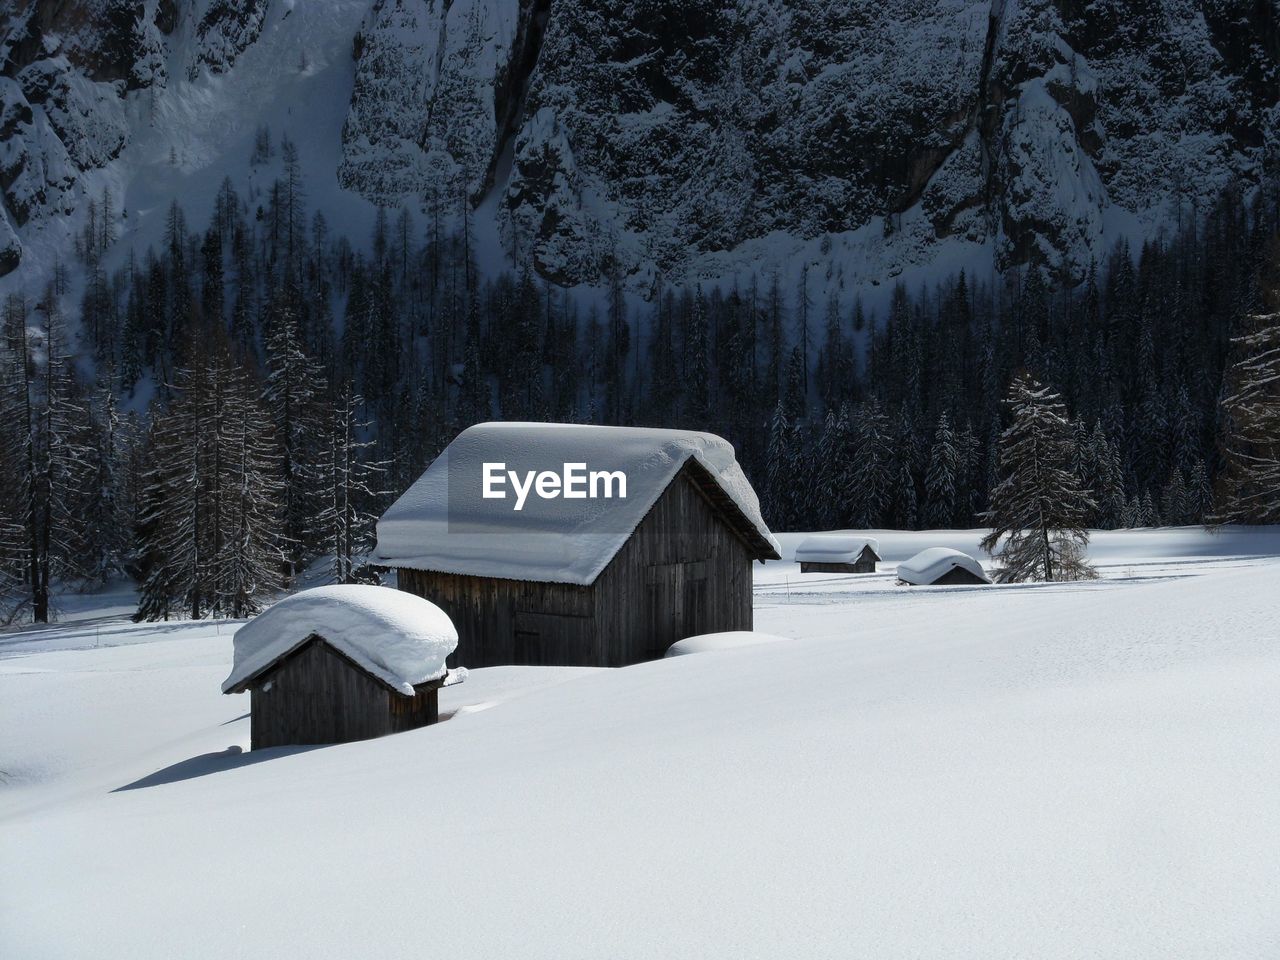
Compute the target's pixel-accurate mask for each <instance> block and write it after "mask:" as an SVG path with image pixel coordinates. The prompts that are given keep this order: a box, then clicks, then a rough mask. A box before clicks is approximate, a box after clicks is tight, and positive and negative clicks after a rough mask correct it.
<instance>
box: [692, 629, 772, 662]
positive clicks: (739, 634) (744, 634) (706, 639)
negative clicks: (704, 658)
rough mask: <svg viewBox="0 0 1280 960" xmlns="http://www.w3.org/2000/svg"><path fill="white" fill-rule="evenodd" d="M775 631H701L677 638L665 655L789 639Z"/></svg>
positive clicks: (709, 650)
mask: <svg viewBox="0 0 1280 960" xmlns="http://www.w3.org/2000/svg"><path fill="white" fill-rule="evenodd" d="M790 639H791V638H790V637H780V636H778V635H777V634H776V633H760V632H759V631H757V630H726V631H725V632H723V633H703V634H699V635H698V636H696V637H685V638H684V639H683V640H677V641H676V642H675V643H673V644H672V645H671V646H669V647H668V648H667V652H666V656H668V657H682V656H684V655H686V654H690V653H713V652H715V651H717V650H735V649H737V648H738V647H754V646H757V645H758V644H761V643H778V642H779V641H786V640H790Z"/></svg>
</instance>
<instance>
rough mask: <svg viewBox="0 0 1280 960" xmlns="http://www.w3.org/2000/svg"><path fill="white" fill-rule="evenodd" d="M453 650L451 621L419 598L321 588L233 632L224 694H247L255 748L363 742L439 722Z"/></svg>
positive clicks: (388, 591)
mask: <svg viewBox="0 0 1280 960" xmlns="http://www.w3.org/2000/svg"><path fill="white" fill-rule="evenodd" d="M457 644H458V633H457V631H456V630H455V629H454V627H453V623H452V622H451V621H450V620H449V618H448V616H446V615H445V613H444V611H443V610H441V609H440V608H439V607H437V606H436V605H435V604H433V603H431V602H429V601H427V600H424V599H423V598H421V597H415V596H412V595H411V594H407V593H402V592H400V591H399V590H391V589H388V588H386V587H375V586H363V585H355V584H353V585H337V586H329V587H317V588H315V589H313V590H303V591H300V592H299V593H295V594H293V595H291V596H288V597H285V598H284V599H283V600H281V601H279V602H278V603H276V604H274V605H272V606H271V607H268V608H267V609H266V610H264V611H263V612H262V613H260V614H259V615H258V616H257V617H255V618H254V619H253V620H251V621H250V622H249V623H247V624H245V625H244V626H243V627H241V628H240V629H239V630H238V631H236V635H235V639H234V641H233V645H234V648H235V657H234V663H233V665H232V668H231V675H230V676H228V677H227V679H226V681H225V682H224V683H223V684H222V692H223V693H243V692H244V691H246V690H248V691H249V694H250V701H249V712H250V720H249V726H250V738H251V745H252V747H253V748H254V749H258V748H260V747H274V746H281V745H284V744H308V743H345V742H347V741H349V740H367V739H369V738H371V737H381V736H384V735H386V734H389V733H399V732H401V731H403V730H411V729H413V728H414V727H421V726H425V725H426V724H429V723H435V722H436V719H437V718H438V716H439V702H438V698H439V690H440V687H442V686H445V685H446V683H447V682H448V681H449V679H450V676H449V673H448V670H447V669H446V667H445V659H446V658H447V657H448V656H449V654H450V653H452V652H453V649H454V647H456V646H457Z"/></svg>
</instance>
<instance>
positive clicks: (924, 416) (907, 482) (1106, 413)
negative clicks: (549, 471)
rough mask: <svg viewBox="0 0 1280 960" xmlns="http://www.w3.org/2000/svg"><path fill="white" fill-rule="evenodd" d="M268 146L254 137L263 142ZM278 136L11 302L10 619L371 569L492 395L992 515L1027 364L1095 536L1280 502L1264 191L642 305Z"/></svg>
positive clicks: (3, 530) (757, 476) (189, 611)
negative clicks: (1058, 258) (985, 259)
mask: <svg viewBox="0 0 1280 960" xmlns="http://www.w3.org/2000/svg"><path fill="white" fill-rule="evenodd" d="M274 151H275V147H274V145H273V144H272V143H271V142H270V135H269V133H267V132H266V131H263V132H262V134H261V135H260V137H259V142H258V144H257V145H256V147H255V156H256V155H257V154H258V153H259V152H260V153H261V157H260V158H258V159H260V160H261V161H262V162H266V161H267V159H268V157H269V156H271V155H272V154H273V153H274ZM279 155H280V158H281V162H280V165H279V167H280V170H281V173H280V176H279V177H278V178H277V179H276V180H275V182H274V183H273V185H272V186H271V188H270V189H269V190H268V191H266V192H265V193H263V194H262V195H255V196H253V197H246V196H241V195H239V194H238V193H237V190H236V188H235V186H234V185H233V184H232V182H231V181H230V180H228V181H226V182H225V183H224V184H223V186H222V189H221V190H220V192H219V194H218V198H217V203H216V208H215V210H214V212H213V215H212V218H211V219H210V220H209V221H208V222H206V223H195V222H192V221H191V220H189V218H188V215H187V213H186V212H185V211H184V210H183V208H182V207H181V205H180V204H179V203H177V202H176V201H175V202H174V203H173V204H172V205H171V206H170V208H169V210H168V213H167V216H166V220H165V230H164V239H163V243H162V244H161V245H160V246H159V247H156V248H150V249H145V250H137V249H130V250H123V251H122V250H121V249H119V248H120V246H121V244H120V243H119V242H118V241H117V233H118V230H119V223H120V214H119V211H118V210H117V209H116V207H115V204H114V202H113V200H112V197H111V196H110V195H109V194H104V195H103V196H101V197H100V198H98V199H97V200H96V201H95V202H94V203H93V204H92V205H91V206H90V210H89V216H88V219H87V224H86V227H85V229H84V231H83V234H82V236H80V237H79V238H78V241H77V244H76V259H75V261H74V262H70V263H65V264H63V265H62V266H61V267H60V268H59V269H58V270H57V271H56V272H55V274H54V278H53V281H52V282H51V283H50V284H49V285H48V286H47V287H46V288H45V289H42V290H35V291H27V292H25V293H23V294H13V295H10V296H9V297H8V298H7V299H6V301H5V302H4V304H3V316H2V321H3V324H2V326H3V336H2V338H0V447H2V448H3V449H4V451H5V459H4V469H3V471H2V472H0V595H2V596H3V601H4V602H3V608H2V609H3V617H4V618H5V619H13V618H34V619H36V620H46V619H48V618H50V616H51V615H53V614H54V613H56V611H54V610H52V609H51V606H50V604H51V599H50V597H51V593H52V588H53V587H54V585H72V586H78V587H92V586H95V585H98V584H102V583H104V582H106V581H108V580H110V579H112V578H115V577H120V576H128V577H132V578H135V579H136V580H137V581H138V582H139V583H140V584H141V605H140V609H139V615H140V616H142V617H146V618H153V619H156V618H166V617H170V616H195V617H200V616H243V615H246V614H248V613H250V612H252V611H254V610H255V609H257V608H258V607H260V606H261V603H262V601H263V600H264V598H266V597H268V596H270V595H271V594H272V593H273V592H274V591H275V590H277V589H279V588H280V587H282V586H284V585H286V584H288V583H289V582H291V580H292V579H293V578H294V577H296V576H297V575H298V573H299V572H300V571H302V570H303V569H304V568H306V567H307V566H308V565H309V564H311V563H312V562H314V561H316V560H317V558H325V562H327V563H329V564H331V566H332V573H333V575H334V576H335V577H337V578H338V579H340V580H352V579H359V578H362V577H366V576H368V575H369V574H368V572H367V571H366V570H364V569H363V568H362V560H361V558H362V555H363V553H364V551H365V549H366V548H367V546H368V545H369V542H370V538H371V534H372V523H373V520H374V518H376V516H377V515H378V513H379V512H380V510H381V509H382V508H383V507H385V506H386V505H387V504H388V503H389V502H390V500H391V499H393V498H394V497H395V496H396V495H397V494H398V493H400V492H401V491H403V490H404V489H405V488H406V487H407V486H408V485H409V484H410V483H411V482H412V481H413V480H414V479H415V478H416V477H417V476H418V475H419V474H420V472H421V471H422V470H423V469H424V468H425V466H426V465H427V464H428V463H429V462H430V460H431V459H432V458H433V457H434V456H435V455H436V454H437V453H438V452H439V450H440V449H442V448H443V446H444V445H445V444H446V443H447V442H448V441H449V440H450V439H451V438H452V437H453V436H454V435H455V434H456V433H457V432H458V431H459V430H461V429H463V428H464V427H466V426H467V425H469V424H471V423H475V422H479V421H482V420H486V419H491V418H502V419H507V420H556V421H575V422H595V423H610V424H637V425H662V426H671V427H682V428H689V429H699V430H708V431H712V432H714V433H718V434H721V435H722V436H724V437H726V438H727V439H729V440H730V441H731V442H732V443H733V444H734V446H735V447H736V448H737V451H738V455H739V459H740V460H741V462H742V464H743V466H744V468H745V470H746V471H747V474H748V476H749V477H750V479H751V480H752V482H753V484H754V485H755V487H756V489H757V491H758V492H759V493H760V495H761V499H762V501H763V506H764V511H765V516H766V518H767V520H768V522H769V523H770V524H771V525H772V526H773V527H774V528H776V529H781V530H793V529H826V528H838V527H855V528H876V527H897V528H925V527H971V526H979V525H982V524H983V518H984V517H985V516H987V511H988V510H989V508H990V506H991V504H990V502H989V494H990V492H991V491H992V489H993V488H994V487H995V485H996V484H997V482H998V479H997V475H996V473H997V466H998V462H999V448H1000V444H1001V436H1002V431H1003V430H1004V429H1005V428H1006V427H1007V426H1008V422H1007V420H1008V412H1007V410H1006V409H1005V405H1004V404H1002V400H1003V399H1004V398H1005V397H1006V395H1007V393H1008V391H1009V388H1010V385H1011V383H1012V382H1013V381H1014V380H1015V378H1016V377H1018V376H1021V375H1024V374H1025V375H1027V376H1029V377H1032V378H1034V380H1035V382H1037V383H1038V384H1041V385H1043V387H1044V389H1045V390H1047V391H1049V392H1050V393H1051V394H1052V397H1053V401H1054V402H1055V403H1059V402H1060V403H1061V405H1062V409H1063V410H1064V411H1065V416H1066V419H1067V422H1068V423H1069V426H1070V432H1071V437H1070V445H1069V446H1070V449H1069V458H1070V460H1071V469H1072V471H1073V475H1074V476H1075V477H1076V478H1078V480H1079V481H1080V484H1081V489H1082V490H1083V491H1084V493H1086V494H1087V498H1086V499H1087V501H1088V507H1087V511H1086V512H1087V516H1083V517H1081V518H1080V520H1081V521H1082V522H1083V523H1084V525H1085V526H1091V527H1105V528H1114V527H1133V526H1148V525H1160V524H1168V525H1173V524H1190V523H1202V522H1207V521H1211V520H1216V519H1231V518H1233V517H1237V518H1242V519H1268V518H1269V517H1270V516H1271V514H1269V513H1268V512H1267V511H1268V510H1270V511H1272V512H1274V510H1275V504H1274V484H1272V485H1271V486H1270V487H1269V488H1267V487H1266V485H1265V484H1263V487H1264V488H1265V489H1264V493H1263V494H1262V495H1261V498H1259V495H1258V494H1257V484H1256V483H1255V484H1254V487H1253V488H1250V487H1249V484H1248V482H1247V481H1241V480H1240V477H1239V476H1235V474H1236V473H1238V470H1236V467H1238V466H1239V465H1240V464H1241V463H1244V464H1245V465H1246V466H1247V464H1248V463H1249V462H1251V460H1250V458H1253V459H1255V460H1256V459H1257V457H1258V456H1259V451H1261V453H1262V459H1263V460H1266V455H1267V453H1268V449H1270V452H1271V453H1272V454H1273V453H1274V449H1273V447H1274V444H1273V441H1270V440H1268V437H1267V435H1266V429H1267V428H1266V426H1265V424H1263V426H1262V428H1261V429H1262V433H1261V434H1259V433H1258V432H1257V429H1255V428H1257V422H1256V420H1255V421H1250V420H1249V415H1248V409H1247V403H1245V401H1240V402H1238V403H1236V404H1235V405H1234V406H1233V404H1232V403H1231V402H1228V401H1229V400H1231V398H1232V397H1236V398H1237V399H1238V398H1239V397H1240V396H1244V395H1243V394H1241V393H1240V387H1241V385H1240V384H1239V383H1237V382H1235V380H1234V379H1233V375H1232V374H1231V371H1232V370H1237V371H1243V372H1244V373H1247V372H1248V369H1247V368H1248V362H1249V361H1248V357H1247V356H1244V354H1247V353H1248V347H1249V344H1250V343H1253V344H1254V345H1255V346H1256V345H1257V344H1264V345H1265V343H1267V342H1271V341H1268V340H1266V330H1267V329H1274V320H1272V321H1271V327H1270V328H1268V327H1267V324H1266V322H1265V321H1259V320H1258V317H1265V315H1266V314H1267V313H1268V311H1271V312H1274V311H1275V310H1276V309H1277V306H1278V305H1277V304H1276V303H1275V301H1274V291H1275V290H1276V289H1277V283H1276V275H1277V268H1276V263H1277V260H1278V257H1280V246H1278V242H1277V230H1278V227H1280V206H1278V202H1277V197H1276V195H1275V194H1274V193H1272V194H1265V193H1264V194H1261V195H1258V196H1256V197H1253V198H1252V199H1249V200H1248V201H1246V200H1245V199H1244V198H1243V197H1242V196H1241V195H1238V194H1227V195H1224V196H1223V197H1222V198H1221V199H1220V201H1219V202H1218V203H1217V205H1216V206H1215V207H1214V208H1213V209H1212V210H1209V211H1202V212H1198V213H1196V214H1195V215H1193V216H1192V215H1189V216H1188V217H1187V218H1186V220H1185V223H1184V226H1183V228H1182V229H1181V230H1180V231H1179V232H1177V233H1176V234H1174V235H1171V236H1168V237H1167V238H1165V239H1162V240H1160V241H1158V242H1151V243H1148V244H1145V245H1143V246H1141V247H1130V246H1128V245H1123V244H1122V245H1120V246H1117V247H1116V248H1115V249H1113V250H1112V251H1111V253H1110V254H1109V256H1107V257H1106V259H1105V260H1103V261H1101V262H1098V263H1096V264H1094V265H1093V267H1092V268H1091V269H1090V271H1089V273H1088V276H1087V277H1086V279H1085V280H1084V281H1083V282H1079V283H1070V282H1062V281H1059V280H1055V278H1054V277H1052V276H1051V275H1050V274H1049V273H1048V272H1047V271H1045V270H1042V269H1040V268H1039V267H1037V266H1034V265H1033V266H1031V267H1028V268H1024V269H1019V270H1011V271H1009V272H1007V273H1006V274H1004V275H1002V276H999V277H997V278H995V279H994V280H993V279H991V278H989V277H982V278H976V277H969V276H966V275H965V274H963V273H959V274H956V275H952V276H947V277H943V278H941V279H939V280H938V281H937V282H935V283H933V284H931V285H929V286H926V287H921V288H908V287H906V286H902V285H899V286H897V287H895V288H894V289H893V290H892V293H891V296H890V298H889V300H888V302H889V307H888V309H887V310H884V309H881V310H878V311H877V310H872V309H868V308H865V307H864V306H863V305H862V304H861V303H860V302H857V301H855V302H853V303H852V304H850V303H848V302H841V301H838V300H836V299H831V300H829V301H824V300H823V299H822V297H821V296H819V295H817V294H816V293H815V292H814V291H816V290H818V289H825V285H824V284H822V283H820V282H818V280H819V279H820V278H816V277H813V276H810V275H809V274H807V273H806V274H802V275H801V278H800V282H799V283H795V282H783V281H782V280H780V279H779V277H778V276H776V275H768V274H762V275H758V276H753V277H751V278H749V280H747V281H744V282H739V283H738V284H736V285H732V286H729V285H724V284H721V285H715V286H711V285H708V286H697V285H690V284H682V285H677V284H674V283H665V282H662V281H661V280H660V281H659V282H658V283H657V284H656V285H655V288H654V289H653V291H652V293H651V295H650V296H649V297H647V298H644V299H641V298H637V297H635V296H632V295H628V294H627V293H626V292H625V290H624V287H625V278H624V277H622V276H621V275H620V273H619V272H618V271H616V270H615V271H614V272H613V274H612V275H611V276H610V278H609V283H608V284H607V288H606V289H605V290H604V291H603V293H602V294H601V295H595V294H593V295H591V296H583V295H578V294H575V293H574V292H573V291H569V290H565V289H562V288H558V287H555V286H553V285H550V284H548V283H545V282H543V281H541V280H540V279H539V278H538V277H537V276H536V275H535V273H534V272H533V270H532V268H531V267H527V268H524V269H519V270H516V271H514V272H512V271H507V272H502V273H498V274H494V273H492V272H488V271H485V270H483V269H482V268H481V265H480V264H479V263H478V262H477V257H476V251H475V249H474V245H473V243H472V232H471V228H470V224H469V221H468V214H467V213H466V212H465V211H466V209H467V204H466V203H465V201H463V202H459V203H457V204H455V206H457V207H458V208H459V209H460V210H461V211H463V212H461V213H460V214H459V213H457V212H456V211H452V210H450V209H449V203H448V201H447V198H439V197H437V198H434V199H433V201H432V203H431V204H430V212H429V214H428V215H426V216H425V217H424V216H422V215H421V214H419V215H417V216H414V215H411V214H410V213H409V211H407V210H390V209H383V210H380V211H379V213H378V216H377V221H376V226H375V228H374V231H373V234H372V236H371V237H354V236H347V235H344V233H343V232H342V231H341V230H339V229H336V228H335V227H334V226H332V225H331V224H329V223H328V222H327V220H326V218H325V216H324V214H323V212H321V211H319V210H311V209H309V207H308V203H307V198H306V196H305V193H304V191H303V188H302V176H301V159H300V157H299V155H298V151H297V150H296V148H295V147H294V146H293V145H292V144H291V143H289V141H288V140H285V141H283V142H282V143H281V144H279ZM256 158H257V157H256ZM1268 298H1272V299H1268ZM1260 330H1261V331H1262V332H1261V333H1260V332H1259V331H1260ZM1250 337H1253V338H1254V339H1253V340H1252V341H1250V339H1249V338H1250ZM1260 337H1261V338H1262V339H1259V338H1260ZM1272 339H1274V338H1272ZM1242 351H1243V353H1242ZM1272 352H1274V350H1273V351H1272ZM1264 353H1265V351H1264ZM1264 359H1265V357H1264ZM1233 365H1234V366H1233ZM1255 367H1256V364H1255ZM1255 372H1256V371H1255ZM1246 393H1247V391H1246ZM1241 403H1245V405H1244V406H1241ZM1233 411H1234V412H1233ZM1249 430H1253V432H1252V433H1249ZM1269 443H1270V444H1272V447H1271V448H1268V444H1269ZM1233 458H1234V460H1233ZM1242 458H1243V459H1242ZM1233 462H1235V464H1236V467H1233V465H1232V464H1233ZM1233 471H1234V472H1233ZM1233 477H1234V479H1233ZM1242 482H1243V483H1244V486H1241V483H1242ZM1250 489H1252V490H1253V492H1252V493H1250V492H1249V491H1250ZM1242 490H1243V491H1244V493H1241V491H1242ZM1266 490H1269V491H1270V492H1269V493H1267V492H1266ZM1250 497H1252V498H1253V499H1250ZM1237 508H1238V509H1237ZM1233 511H1235V512H1233Z"/></svg>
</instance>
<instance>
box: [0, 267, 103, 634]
mask: <svg viewBox="0 0 1280 960" xmlns="http://www.w3.org/2000/svg"><path fill="white" fill-rule="evenodd" d="M6 314H7V316H6V324H5V347H4V351H3V352H4V355H5V356H4V371H3V372H2V373H0V377H2V378H3V396H2V398H0V404H2V408H0V416H2V417H3V419H4V421H5V425H4V429H5V431H6V432H7V433H9V434H10V436H9V437H8V438H6V443H5V471H4V472H5V474H6V475H7V480H6V482H5V483H4V486H5V487H6V488H7V490H8V491H9V492H8V494H7V495H6V497H5V499H6V500H7V501H8V506H7V507H6V508H5V518H4V522H5V524H6V526H7V527H8V528H9V533H8V535H7V536H6V540H8V541H9V542H10V543H11V544H13V542H14V541H19V540H20V542H21V546H20V547H19V548H18V554H19V555H20V556H21V557H22V562H23V563H24V564H25V567H26V569H25V571H24V576H23V580H24V582H25V584H26V591H25V592H26V595H27V596H26V601H25V603H24V606H25V607H27V608H29V609H30V612H31V617H32V619H33V620H35V621H37V622H41V623H43V622H47V621H48V620H49V618H50V616H51V613H52V610H51V605H50V600H51V591H52V588H53V585H54V584H55V583H56V582H65V583H75V582H78V581H80V580H81V579H82V578H83V575H84V571H85V556H84V551H85V539H84V533H85V528H86V527H85V519H86V512H85V511H86V506H87V498H86V490H87V489H88V485H89V481H90V469H89V458H88V451H87V448H86V444H85V440H86V435H87V429H88V426H89V424H88V414H87V410H86V408H85V406H84V404H83V402H82V399H81V389H80V386H79V383H78V381H77V378H76V373H75V369H74V365H73V363H72V359H71V357H70V355H69V354H68V351H67V348H66V344H65V341H64V338H63V329H62V328H63V320H62V315H61V312H60V310H59V308H58V298H57V295H56V294H55V292H54V290H53V288H52V287H50V289H49V290H48V291H47V292H46V294H45V296H44V297H43V299H42V300H41V301H40V303H39V304H38V305H37V307H36V319H37V322H38V323H39V324H40V326H42V327H43V331H44V334H43V337H42V338H40V340H39V341H38V342H34V341H33V338H32V337H31V335H30V333H29V331H28V329H27V326H26V320H27V317H26V311H25V307H23V306H22V305H21V304H20V303H15V302H13V301H12V300H11V302H10V304H9V305H8V306H7V307H6ZM15 524H17V525H20V526H21V528H22V532H21V534H20V536H18V535H15V531H14V530H13V525H15ZM5 552H6V553H8V554H9V556H10V557H11V558H12V557H13V556H14V555H15V553H14V547H13V546H11V547H10V548H8V549H6V551H5ZM10 562H11V563H12V559H11V561H10Z"/></svg>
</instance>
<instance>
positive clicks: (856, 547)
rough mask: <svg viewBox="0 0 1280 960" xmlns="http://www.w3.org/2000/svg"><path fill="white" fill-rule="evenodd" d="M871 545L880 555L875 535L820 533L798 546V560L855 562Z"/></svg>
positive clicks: (873, 550)
mask: <svg viewBox="0 0 1280 960" xmlns="http://www.w3.org/2000/svg"><path fill="white" fill-rule="evenodd" d="M867 547H870V548H871V551H872V552H873V553H874V554H875V555H876V556H877V557H878V556H880V543H879V541H878V540H876V539H875V538H874V537H863V536H858V535H857V534H852V533H819V534H816V535H814V536H812V537H806V538H805V539H804V540H802V541H800V546H798V547H796V561H797V562H799V561H805V562H808V563H853V562H854V561H855V560H857V559H858V557H859V556H861V555H862V551H863V550H864V549H865V548H867Z"/></svg>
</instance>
